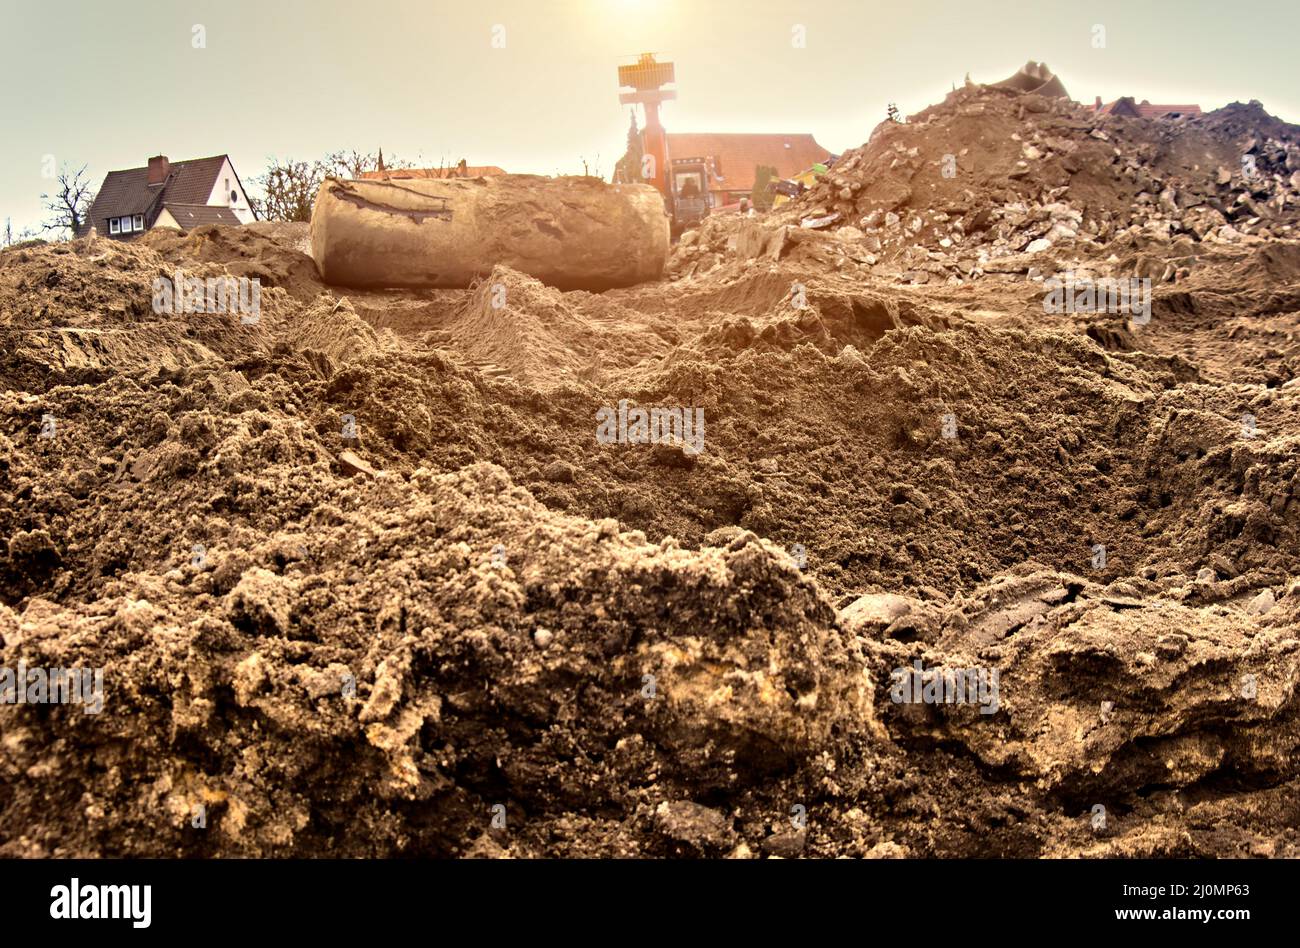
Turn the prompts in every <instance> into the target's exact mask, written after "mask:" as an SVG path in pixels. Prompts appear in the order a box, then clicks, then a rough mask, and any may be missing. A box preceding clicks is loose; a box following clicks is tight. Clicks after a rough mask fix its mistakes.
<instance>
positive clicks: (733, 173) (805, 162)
mask: <svg viewBox="0 0 1300 948" xmlns="http://www.w3.org/2000/svg"><path fill="white" fill-rule="evenodd" d="M667 137H668V156H669V159H670V160H671V161H673V162H674V163H675V162H679V161H688V160H690V159H695V160H696V161H703V163H704V165H705V167H706V169H707V177H708V181H707V183H705V186H704V189H705V190H707V191H708V192H709V194H710V195H711V197H712V204H713V206H714V207H724V206H726V205H728V204H735V203H736V202H737V201H739V200H740V199H741V198H747V197H749V195H750V192H751V191H753V190H754V183H755V176H756V173H757V171H758V167H759V166H760V165H766V166H767V167H770V168H775V169H776V177H778V178H789V177H793V176H794V175H796V174H798V173H799V172H801V171H803V170H804V169H805V168H809V167H811V166H812V165H815V164H818V163H819V162H824V161H826V160H827V159H828V158H830V157H831V153H830V152H829V151H827V150H826V149H825V148H823V147H822V146H821V145H819V144H817V142H816V140H815V139H814V138H813V137H812V136H811V135H803V134H795V135H767V134H750V133H744V132H740V133H735V132H669V133H668V136H667ZM697 177H698V175H697ZM675 187H680V183H678V182H675Z"/></svg>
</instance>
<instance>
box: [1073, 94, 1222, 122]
mask: <svg viewBox="0 0 1300 948" xmlns="http://www.w3.org/2000/svg"><path fill="white" fill-rule="evenodd" d="M1121 103H1122V104H1121ZM1093 108H1094V109H1096V111H1098V112H1100V113H1102V114H1103V115H1106V114H1109V113H1112V112H1116V113H1117V114H1119V115H1132V114H1133V113H1134V112H1135V111H1136V112H1137V114H1138V115H1140V116H1141V117H1142V118H1163V117H1164V116H1166V115H1200V114H1201V107H1200V106H1199V105H1152V104H1151V103H1150V102H1148V101H1147V100H1146V99H1143V100H1142V101H1141V102H1134V101H1133V97H1132V96H1125V97H1124V98H1122V99H1116V100H1115V101H1114V102H1107V103H1106V104H1105V105H1102V106H1094V107H1093Z"/></svg>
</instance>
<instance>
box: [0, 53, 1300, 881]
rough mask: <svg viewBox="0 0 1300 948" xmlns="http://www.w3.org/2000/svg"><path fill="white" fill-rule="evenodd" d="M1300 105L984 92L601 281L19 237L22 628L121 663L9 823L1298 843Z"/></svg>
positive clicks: (736, 845) (0, 409)
mask: <svg viewBox="0 0 1300 948" xmlns="http://www.w3.org/2000/svg"><path fill="white" fill-rule="evenodd" d="M1031 78H1034V77H1031ZM1036 78H1037V79H1038V80H1041V81H1042V82H1050V81H1051V80H1050V79H1048V78H1046V77H1045V76H1043V75H1042V73H1041V70H1038V75H1037V77H1036ZM1040 84H1041V83H1040ZM1035 88H1037V87H1035ZM1015 136H1019V138H1018V139H1017V138H1016V137H1015ZM1252 140H1253V142H1254V143H1253V144H1252V143H1251V142H1252ZM1294 141H1295V139H1294V136H1293V130H1292V129H1290V127H1288V126H1284V125H1282V124H1281V123H1277V122H1276V120H1273V119H1271V118H1270V117H1269V116H1267V115H1266V114H1264V113H1263V111H1262V109H1260V108H1259V107H1258V106H1257V105H1249V106H1239V105H1237V106H1230V107H1229V108H1227V109H1223V110H1220V111H1219V112H1216V113H1213V114H1211V115H1209V116H1205V117H1202V118H1200V119H1196V120H1186V121H1177V122H1137V121H1129V120H1118V119H1106V118H1100V119H1099V118H1098V117H1096V116H1095V115H1092V114H1091V112H1090V111H1089V110H1080V109H1078V108H1076V107H1075V106H1073V105H1072V104H1070V103H1068V101H1066V100H1064V99H1061V98H1049V97H1047V96H1043V95H1040V94H1038V93H1037V92H1032V91H1031V92H1023V91H1016V90H1015V89H1010V88H993V87H970V88H966V89H962V90H958V91H957V92H956V93H955V94H954V95H953V96H950V97H949V99H948V100H947V101H946V102H945V103H943V104H941V105H939V106H936V107H935V108H934V109H932V110H927V111H926V112H924V113H921V115H920V116H914V117H913V119H912V120H911V121H909V122H908V123H907V124H902V125H893V124H890V125H886V126H882V128H881V129H878V130H877V132H876V133H875V134H873V136H872V138H871V140H870V141H869V142H868V143H867V144H866V145H864V146H863V148H862V149H859V150H857V151H855V152H852V153H850V154H849V155H847V156H845V157H844V159H842V160H841V161H840V162H837V163H836V165H834V166H833V168H832V171H831V174H830V175H828V176H827V177H826V178H824V179H823V181H822V183H821V185H819V186H818V189H816V190H814V192H811V193H809V194H807V195H805V196H804V197H803V198H801V199H800V200H798V201H796V202H794V203H792V204H790V205H788V206H787V207H785V208H782V209H780V210H778V211H777V212H775V213H773V214H769V215H766V216H755V217H753V218H744V219H742V218H737V217H717V218H711V219H709V220H708V221H706V223H705V224H704V225H703V226H702V227H701V228H700V229H699V230H698V231H694V232H690V233H688V234H687V235H686V236H685V237H684V238H683V240H682V242H681V244H680V246H679V247H678V249H677V251H676V256H675V258H674V261H673V272H672V277H673V279H672V280H671V281H669V282H661V283H654V284H646V285H642V286H637V287H631V288H627V289H620V290H614V291H609V292H606V293H601V294H592V293H583V292H560V291H558V290H555V289H553V288H549V287H547V286H545V285H543V284H542V283H540V282H538V281H537V280H534V279H532V278H529V277H527V276H524V275H522V274H520V273H517V272H514V271H512V270H509V269H507V268H504V267H497V268H496V269H495V270H493V271H492V273H491V274H490V276H489V277H487V278H485V279H484V280H482V281H481V282H480V283H478V284H477V285H475V286H474V287H473V288H472V289H469V290H448V291H418V290H417V291H392V292H375V291H362V292H355V293H353V292H348V293H346V294H345V293H341V292H339V291H337V290H332V289H330V288H326V287H322V286H321V285H320V284H319V282H318V281H316V280H315V278H314V276H312V275H311V274H312V271H309V270H308V269H307V268H308V267H310V265H311V261H310V259H308V258H305V257H302V256H301V255H300V254H298V253H297V252H296V251H295V250H294V249H293V248H292V246H291V244H292V242H293V239H294V234H293V231H292V230H289V231H287V232H284V233H281V232H278V231H274V230H271V232H270V233H266V232H259V231H265V230H267V229H265V228H248V229H234V228H209V229H202V228H201V229H199V230H196V231H195V232H194V233H192V234H190V235H188V236H179V235H174V234H172V235H168V234H150V235H147V236H146V237H145V238H144V239H142V240H140V241H137V242H135V243H121V242H115V241H108V240H103V239H97V240H83V241H74V242H72V243H68V244H52V245H47V246H39V247H25V248H21V249H19V248H15V249H11V250H7V251H3V252H0V338H3V340H4V346H3V348H0V643H2V644H0V669H16V668H17V667H18V664H19V662H22V663H23V666H24V667H25V668H37V667H41V668H44V667H73V666H84V667H89V668H98V669H101V670H102V672H103V684H104V691H103V698H104V704H103V708H102V711H99V712H97V713H90V711H89V709H83V708H78V707H76V706H75V705H62V704H42V703H23V704H21V705H17V704H8V703H3V699H0V729H3V732H4V735H5V740H4V741H2V742H0V854H4V855H11V856H34V855H159V856H172V855H187V856H236V855H290V854H294V855H335V856H367V855H399V854H405V855H422V856H423V855H466V856H501V855H514V856H655V857H658V856H726V855H729V856H735V857H750V856H783V857H791V856H797V855H801V854H802V855H815V856H869V857H883V856H899V855H911V856H971V855H980V856H1021V857H1024V856H1043V855H1053V856H1080V855H1093V856H1111V855H1114V856H1296V855H1300V850H1297V845H1296V836H1295V832H1294V822H1295V821H1294V813H1295V810H1296V806H1297V804H1298V803H1300V772H1297V769H1296V763H1295V760H1294V754H1293V753H1292V749H1293V748H1294V746H1295V743H1296V740H1297V732H1298V728H1300V725H1298V723H1297V715H1298V714H1300V710H1298V706H1297V699H1296V689H1295V687H1294V685H1295V677H1296V667H1295V655H1296V649H1297V643H1296V637H1295V634H1294V630H1295V628H1296V624H1297V621H1300V526H1298V525H1300V382H1297V378H1298V377H1300V282H1298V279H1300V251H1297V247H1298V246H1300V244H1298V243H1297V242H1296V241H1295V240H1294V239H1291V238H1290V236H1288V235H1289V234H1290V233H1291V232H1290V231H1288V230H1287V228H1289V227H1291V226H1292V224H1291V223H1290V222H1291V220H1292V219H1293V214H1294V210H1295V203H1294V201H1293V194H1292V191H1293V189H1294V185H1293V183H1290V179H1289V177H1288V173H1289V172H1288V163H1289V162H1291V161H1292V160H1293V152H1292V150H1291V149H1292V146H1293V144H1294ZM1031 149H1032V152H1031ZM1198 149H1201V150H1202V151H1204V150H1206V149H1208V150H1209V153H1210V154H1211V158H1212V159H1213V160H1212V161H1207V160H1206V159H1205V157H1204V154H1203V153H1201V152H1198V151H1197V150H1198ZM1033 153H1037V156H1036V157H1035V156H1034V154H1033ZM945 154H952V155H954V156H955V157H956V159H957V166H956V167H957V171H956V174H955V176H954V177H953V178H946V177H944V175H943V174H942V169H941V167H940V163H941V162H942V159H943V157H944V155H945ZM1197 154H1201V157H1200V158H1197V157H1195V156H1196V155H1197ZM1234 155H1235V156H1236V157H1235V161H1236V165H1234V166H1230V165H1229V164H1223V163H1224V162H1228V161H1229V159H1231V158H1233V156H1234ZM1241 155H1253V156H1254V158H1255V161H1254V172H1255V174H1257V175H1260V176H1263V177H1264V178H1266V179H1267V181H1266V183H1264V184H1261V183H1259V182H1258V181H1255V180H1251V181H1247V180H1246V177H1243V176H1242V170H1241V169H1244V168H1245V167H1247V165H1248V164H1249V163H1246V164H1243V163H1242V162H1241ZM855 160H856V163H854V162H855ZM1220 164H1223V168H1224V169H1225V170H1226V171H1227V174H1226V176H1225V175H1224V174H1223V173H1221V172H1220V171H1219V167H1218V166H1219V165H1220ZM1198 165H1199V167H1197V166H1198ZM1022 172H1023V173H1022ZM854 184H856V185H857V188H856V190H855V188H854V187H853V185H854ZM845 190H847V191H848V196H847V197H844V196H843V192H844V191H845ZM1143 195H1146V196H1147V198H1149V199H1146V198H1143ZM1243 198H1244V199H1243ZM1279 199H1280V200H1279ZM1248 202H1249V203H1248ZM1251 205H1253V206H1254V209H1253V210H1252V208H1251ZM814 213H816V214H818V215H820V216H824V217H831V216H833V215H835V214H839V215H840V218H839V219H837V220H835V221H832V222H830V223H827V224H825V225H824V226H823V225H821V224H819V226H816V227H804V226H802V223H803V221H804V220H806V219H807V218H808V217H809V216H811V215H813V214H814ZM873 214H874V215H876V216H875V218H872V219H871V220H864V218H871V216H872V215H873ZM890 215H895V216H896V217H897V220H891V219H890ZM1215 215H1218V217H1216V216H1215ZM1220 217H1221V218H1222V220H1219V218H1220ZM1256 218H1258V219H1256ZM914 219H916V220H920V221H921V224H920V226H919V228H918V227H916V226H914V224H913V223H912V222H913V220H914ZM1225 228H1227V230H1225ZM1066 231H1069V232H1072V234H1073V236H1069V235H1067V234H1066V233H1065V232H1066ZM945 240H946V241H948V242H949V245H945V244H944V241H945ZM1038 240H1049V241H1050V242H1051V246H1050V247H1049V248H1045V249H1043V248H1040V249H1032V250H1031V248H1030V246H1029V244H1031V243H1033V242H1034V241H1038ZM1066 269H1070V270H1071V271H1072V272H1073V274H1074V275H1075V276H1078V277H1080V278H1084V277H1089V278H1090V277H1092V276H1100V275H1106V274H1112V275H1139V276H1141V277H1144V278H1147V279H1150V280H1152V282H1153V284H1154V292H1153V294H1152V296H1151V298H1150V313H1149V316H1150V318H1149V319H1142V320H1137V319H1134V318H1133V317H1134V315H1135V314H1134V313H1132V312H1119V311H1115V310H1113V309H1109V310H1108V309H1107V308H1105V307H1101V308H1096V307H1085V308H1082V309H1073V310H1062V309H1061V308H1060V307H1057V308H1055V309H1053V308H1052V307H1051V306H1049V305H1047V294H1048V290H1047V283H1046V280H1047V279H1048V278H1050V277H1052V276H1054V275H1056V274H1059V273H1061V272H1062V271H1064V270H1066ZM177 270H182V271H183V272H185V273H186V274H190V275H193V276H195V277H197V278H201V279H207V278H209V277H211V278H216V277H235V278H236V279H237V278H238V277H239V276H240V275H243V276H257V277H258V278H259V280H262V282H263V283H265V284H266V288H265V289H264V290H263V291H262V296H261V312H260V314H259V316H258V318H257V319H256V320H252V321H244V320H241V319H240V318H239V317H238V315H236V314H232V313H228V312H227V313H221V312H184V311H182V312H175V313H170V312H160V311H159V310H158V309H157V308H156V307H155V306H154V298H153V288H154V284H155V280H157V279H162V278H169V277H171V276H173V275H174V274H175V273H176V271H177ZM263 274H269V278H268V277H264V276H263ZM923 275H924V276H923ZM272 280H273V281H274V285H271V282H270V281H272ZM638 410H640V411H644V412H646V413H647V415H650V417H656V415H657V417H658V418H660V419H661V420H662V419H672V418H673V417H674V413H677V415H676V416H677V417H681V418H683V419H684V418H685V417H687V415H686V413H687V412H689V413H690V417H692V418H695V417H697V414H696V413H699V414H698V417H699V419H700V422H699V427H698V428H697V429H696V432H697V433H698V434H699V435H700V436H701V438H702V441H701V443H700V447H701V449H702V450H699V451H698V452H696V451H693V450H691V451H688V450H683V448H682V447H681V446H680V445H679V444H677V443H674V442H672V441H671V439H669V440H664V439H658V440H657V441H656V439H653V438H650V439H649V440H645V441H644V442H643V440H642V439H641V438H639V437H636V436H633V435H632V432H633V430H634V429H633V428H631V427H629V426H625V427H624V429H621V430H620V432H619V436H618V437H617V438H611V437H608V436H602V437H598V434H599V433H600V432H602V431H604V434H605V435H608V431H605V430H604V429H602V428H601V427H600V422H599V419H600V418H602V417H609V416H612V415H619V414H621V416H622V417H623V418H624V419H626V418H627V417H628V416H629V414H630V413H633V412H636V411H638ZM936 669H937V670H938V671H937V672H936ZM958 672H961V676H962V677H961V679H960V683H959V680H958V678H957V673H958ZM3 685H4V680H3V679H0V688H3ZM913 685H915V689H916V690H915V691H913V690H912V686H913ZM927 686H928V687H929V688H930V691H929V697H927V696H926V691H925V689H926V687H927ZM966 686H969V688H970V689H973V690H968V691H966V692H962V691H960V690H958V689H959V688H961V687H966ZM936 688H938V689H939V691H938V692H936V691H935V689H936ZM945 689H946V690H945ZM963 695H964V697H963ZM949 697H951V698H953V699H954V700H948V698H949ZM958 697H961V698H962V700H960V701H959V700H955V699H956V698H958ZM160 814H161V815H162V816H161V818H160ZM1099 814H1100V815H1101V819H1100V820H1099V819H1098V816H1099ZM796 815H797V817H798V818H797V819H796V818H795V817H796ZM200 816H201V817H202V819H201V820H199V819H198V817H200ZM503 821H504V822H503Z"/></svg>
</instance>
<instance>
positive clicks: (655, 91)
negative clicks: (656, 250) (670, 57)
mask: <svg viewBox="0 0 1300 948" xmlns="http://www.w3.org/2000/svg"><path fill="white" fill-rule="evenodd" d="M675 81H676V79H675V70H674V68H673V64H672V63H661V62H658V61H657V60H656V59H655V57H654V53H642V54H641V55H640V57H639V58H638V59H637V61H636V62H635V63H634V64H632V65H630V66H619V67H618V84H619V87H620V88H622V89H629V90H631V91H626V92H620V93H619V96H618V101H619V102H620V103H621V104H623V105H640V106H642V107H644V108H645V126H644V128H642V130H641V154H642V165H641V174H642V177H643V178H644V179H645V182H646V183H647V184H651V185H654V187H655V188H656V189H658V191H659V193H660V194H662V195H663V199H664V207H665V208H666V209H667V211H668V215H669V217H670V218H671V220H672V236H673V238H674V239H676V238H677V237H678V236H679V235H680V234H681V233H682V231H684V230H686V229H687V228H689V227H694V226H696V225H698V224H699V223H700V221H702V220H704V218H705V217H707V216H708V215H709V210H710V207H709V203H710V196H709V158H708V156H689V157H688V156H683V157H681V158H674V157H673V156H672V155H670V154H669V151H668V135H667V133H666V132H665V131H664V127H663V125H662V123H661V122H660V121H659V106H660V104H661V103H663V102H666V101H668V100H670V99H675V98H677V92H676V91H675V90H673V89H665V88H664V86H667V85H671V84H673V83H674V82H675Z"/></svg>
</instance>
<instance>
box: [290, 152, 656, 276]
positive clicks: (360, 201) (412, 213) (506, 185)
mask: <svg viewBox="0 0 1300 948" xmlns="http://www.w3.org/2000/svg"><path fill="white" fill-rule="evenodd" d="M311 246H312V256H313V257H314V258H315V260H316V266H317V267H318V268H319V269H320V272H321V277H322V278H323V279H324V280H325V282H326V283H331V284H334V285H337V286H351V287H357V288H381V287H465V286H469V285H470V283H471V282H473V280H474V279H475V278H476V277H479V276H483V275H485V274H488V273H491V272H492V267H493V266H495V265H496V264H504V265H505V266H507V267H510V268H511V269H514V270H518V271H520V272H522V273H527V274H528V275H530V276H533V277H536V278H537V279H539V280H541V281H542V282H544V283H548V284H550V285H552V286H555V287H558V288H560V289H563V290H605V289H610V288H611V287H618V286H631V285H632V284H634V283H644V282H646V281H648V280H655V279H658V278H659V277H660V276H661V275H662V274H663V270H664V266H665V263H666V262H667V257H668V217H667V215H666V213H665V211H664V202H663V197H662V196H661V195H660V194H659V192H658V191H656V190H655V189H654V188H652V187H649V186H648V185H644V184H606V183H605V182H603V181H601V180H600V179H599V178H589V177H562V178H547V177H542V176H539V175H522V174H518V175H492V176H488V177H482V178H400V179H399V178H392V179H388V180H362V181H343V180H339V179H336V178H327V179H326V180H325V183H324V184H322V185H321V188H320V192H319V193H318V194H317V196H316V206H315V207H314V208H313V210H312V215H311Z"/></svg>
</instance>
